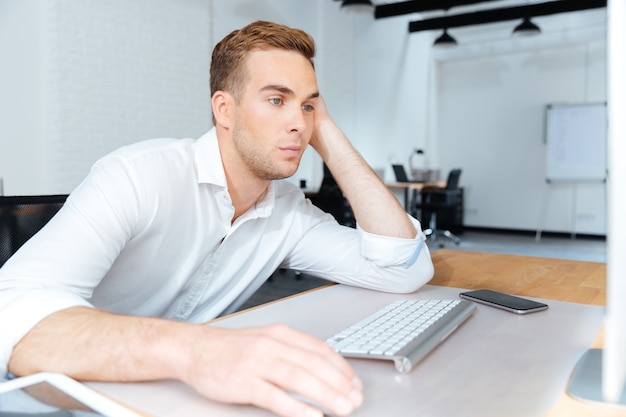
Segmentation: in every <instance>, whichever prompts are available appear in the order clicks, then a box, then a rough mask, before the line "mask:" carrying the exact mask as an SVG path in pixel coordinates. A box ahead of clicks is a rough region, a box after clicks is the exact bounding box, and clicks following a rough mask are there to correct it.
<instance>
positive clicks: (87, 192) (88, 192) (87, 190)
mask: <svg viewBox="0 0 626 417" xmlns="http://www.w3.org/2000/svg"><path fill="white" fill-rule="evenodd" d="M373 203H375V202H373ZM233 215H234V207H233V205H232V203H231V200H230V196H229V193H228V188H227V184H226V177H225V174H224V168H223V166H222V162H221V158H220V153H219V146H218V142H217V137H216V133H215V129H213V130H211V131H210V132H208V133H207V134H205V135H204V136H203V137H201V138H200V139H198V140H193V139H154V140H149V141H144V142H140V143H137V144H134V145H130V146H126V147H124V148H121V149H119V150H117V151H115V152H113V153H111V154H109V155H107V156H106V157H104V158H102V159H101V160H99V161H98V162H97V163H96V164H95V165H94V166H93V168H92V170H91V172H90V174H89V176H88V177H87V178H86V179H85V180H84V181H83V182H82V184H80V185H79V186H78V187H77V188H76V190H74V191H73V192H72V194H71V195H70V196H69V198H68V199H67V202H66V203H65V205H64V206H63V208H62V209H61V210H60V211H59V213H58V214H57V215H56V216H55V217H54V218H53V219H52V220H51V221H50V223H48V225H46V226H45V227H44V228H43V229H42V230H41V231H40V232H39V233H38V234H37V235H36V236H35V237H33V238H32V239H31V240H30V241H28V242H27V243H26V244H25V245H24V246H23V247H22V248H21V249H20V250H19V251H18V252H17V253H16V254H15V255H14V256H13V257H12V258H11V259H9V260H8V261H7V262H6V264H5V265H4V266H3V267H2V268H1V269H0V329H2V337H0V378H1V377H2V375H4V374H5V372H6V365H7V363H8V360H9V358H10V355H11V351H12V349H13V346H14V345H15V344H16V343H17V342H18V341H19V340H20V339H21V338H22V337H23V336H24V335H25V334H26V333H27V332H28V331H29V330H30V329H31V328H32V327H33V326H34V325H35V324H36V323H37V322H39V321H40V320H41V319H42V318H44V317H46V316H48V315H50V314H51V313H53V312H55V311H58V310H61V309H64V308H68V307H72V306H94V307H98V308H102V309H106V310H109V311H114V312H118V313H122V314H132V315H141V316H153V317H165V318H169V319H174V320H185V321H190V322H195V323H202V322H205V321H207V320H210V319H212V318H215V317H217V316H219V315H221V314H228V313H230V312H233V311H235V310H236V309H237V308H238V307H239V306H240V305H241V304H242V303H243V302H244V301H245V300H246V299H247V298H248V297H249V296H251V295H252V294H253V293H254V292H255V291H256V290H257V289H258V288H259V287H260V286H261V284H263V282H264V281H265V280H266V279H267V277H269V276H270V275H271V274H272V273H273V272H274V271H275V270H276V269H277V268H279V267H284V268H290V269H294V270H300V271H304V272H306V273H308V274H311V275H316V276H320V277H323V278H326V279H329V280H333V281H336V282H339V283H344V284H348V285H357V286H361V287H366V288H371V289H376V290H382V291H390V292H412V291H415V290H416V289H418V288H419V287H421V286H422V285H424V284H425V283H426V282H427V281H428V280H430V278H431V277H432V275H433V266H432V262H431V260H430V254H429V253H428V249H427V247H426V245H425V244H424V235H423V234H422V233H421V231H420V230H421V229H420V225H419V222H418V221H417V220H415V219H413V218H411V219H412V221H413V223H414V224H415V227H416V229H417V230H418V231H419V232H418V234H417V236H416V237H415V238H414V239H399V238H391V237H384V236H378V235H373V234H370V233H366V232H365V231H363V230H360V229H352V228H348V227H344V226H340V225H339V224H337V222H336V221H335V220H334V219H333V218H332V216H330V215H329V214H326V213H324V212H322V211H321V210H319V209H318V208H317V207H315V206H314V205H312V204H311V202H310V201H309V200H307V199H305V198H304V194H303V193H302V191H301V190H300V189H298V188H297V187H296V186H294V185H293V184H291V183H289V182H286V181H273V182H272V183H271V185H270V187H269V188H268V190H267V192H266V194H265V195H264V196H263V198H262V199H260V200H259V201H258V202H257V204H256V205H255V206H254V207H252V208H251V209H250V210H249V211H248V212H246V213H245V214H244V215H242V216H240V217H239V218H238V219H237V220H236V221H235V222H234V223H232V224H231V220H232V218H233ZM381 221H384V219H381Z"/></svg>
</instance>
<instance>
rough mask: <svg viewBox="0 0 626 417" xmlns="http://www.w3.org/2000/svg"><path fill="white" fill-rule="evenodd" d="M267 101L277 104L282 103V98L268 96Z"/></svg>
mask: <svg viewBox="0 0 626 417" xmlns="http://www.w3.org/2000/svg"><path fill="white" fill-rule="evenodd" d="M269 102H270V103H272V104H275V105H277V106H278V105H281V104H283V100H282V99H280V98H270V100H269Z"/></svg>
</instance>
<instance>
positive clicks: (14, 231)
mask: <svg viewBox="0 0 626 417" xmlns="http://www.w3.org/2000/svg"><path fill="white" fill-rule="evenodd" d="M66 199H67V195H65V194H61V195H29V196H8V197H7V196H2V197H0V266H2V265H3V264H4V263H5V262H6V261H7V260H8V259H9V258H10V257H11V256H12V255H13V254H14V253H15V252H16V251H17V250H18V249H19V248H20V247H21V246H22V245H23V244H24V243H26V241H27V240H28V239H30V238H31V237H32V236H33V235H34V234H35V233H37V232H38V231H39V230H40V229H41V228H42V227H43V226H45V224H46V223H48V221H49V220H50V219H51V218H52V217H53V216H54V215H55V214H56V213H57V211H59V210H60V209H61V206H63V204H64V203H65V200H66Z"/></svg>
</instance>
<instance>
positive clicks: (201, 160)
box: [194, 127, 276, 217]
mask: <svg viewBox="0 0 626 417" xmlns="http://www.w3.org/2000/svg"><path fill="white" fill-rule="evenodd" d="M194 159H195V162H196V172H197V175H198V183H199V184H213V185H216V186H218V187H223V188H228V184H227V183H226V173H225V172H224V164H223V163H222V156H221V154H220V147H219V142H218V141H217V131H216V129H215V127H213V128H212V129H211V130H209V131H208V132H207V133H205V134H204V135H202V136H201V137H200V138H199V139H198V140H197V141H196V147H195V155H194ZM275 201H276V181H272V182H270V185H269V187H268V189H267V191H266V192H265V194H264V195H263V196H262V197H261V198H260V199H259V201H257V203H256V204H255V205H254V207H253V208H252V209H251V210H250V211H251V212H253V213H250V214H252V216H254V217H267V216H269V215H270V214H271V212H272V210H273V208H274V204H275Z"/></svg>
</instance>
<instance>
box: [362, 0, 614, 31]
mask: <svg viewBox="0 0 626 417" xmlns="http://www.w3.org/2000/svg"><path fill="white" fill-rule="evenodd" d="M372 3H373V4H374V6H375V7H374V18H375V19H385V18H389V17H394V16H402V15H409V14H415V16H416V19H415V20H411V21H410V23H409V28H408V30H409V32H419V31H427V30H437V29H439V30H442V29H449V28H457V27H463V26H473V25H482V24H487V23H494V22H503V21H514V20H520V19H522V18H524V17H530V18H534V17H538V16H548V15H554V14H560V13H569V12H576V11H583V10H591V9H600V8H606V4H607V0H532V1H531V0H408V1H395V2H389V1H384V0H374V1H372Z"/></svg>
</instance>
